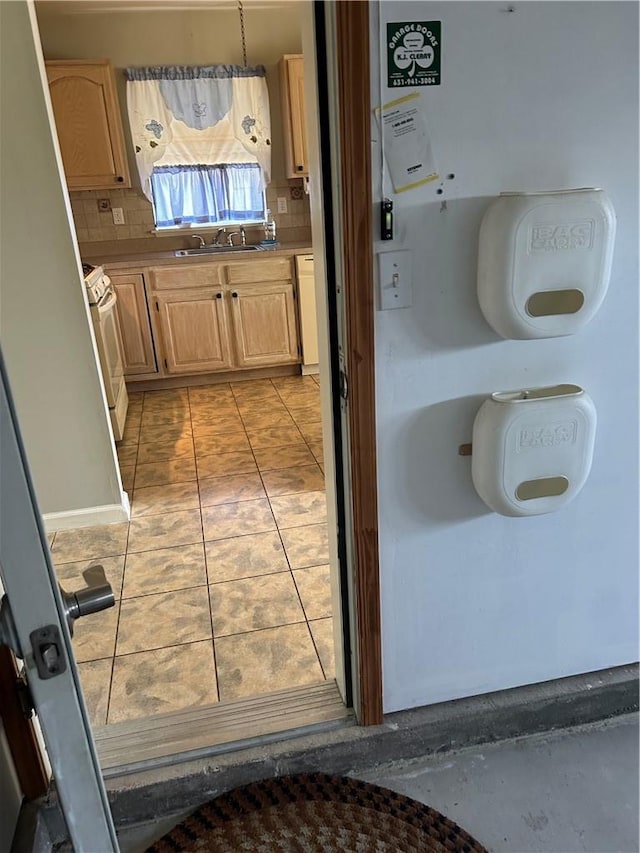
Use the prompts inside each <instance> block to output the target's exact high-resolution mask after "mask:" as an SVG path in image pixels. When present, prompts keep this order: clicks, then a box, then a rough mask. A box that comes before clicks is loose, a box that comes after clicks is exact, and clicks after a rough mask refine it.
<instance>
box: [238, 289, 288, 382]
mask: <svg viewBox="0 0 640 853" xmlns="http://www.w3.org/2000/svg"><path fill="white" fill-rule="evenodd" d="M294 292H295V291H294V284H293V282H291V281H284V282H282V281H278V282H263V283H262V284H237V285H234V286H233V288H231V289H230V290H228V291H227V293H228V295H229V297H230V303H231V318H232V323H233V333H234V340H235V350H236V365H237V366H238V367H264V366H266V365H272V364H292V363H295V362H297V361H300V353H299V350H298V330H297V323H296V305H295V298H294Z"/></svg>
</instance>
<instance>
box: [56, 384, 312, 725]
mask: <svg viewBox="0 0 640 853" xmlns="http://www.w3.org/2000/svg"><path fill="white" fill-rule="evenodd" d="M271 385H272V387H274V388H275V390H276V393H277V395H278V397H279V398H280V400H281V402H282V404H283V405H284V407H285V408H286V409H287V412H288V414H289V416H290V417H291V419H292V421H293V423H294V425H295V427H296V430H297V432H298V433H299V434H300V436H301V438H302V441H303V443H304V444H305V445H306V447H307V449H308V450H309V452H310V453H311V455H312V457H313V458H314V460H315V463H316V464H317V465H318V468H320V470H322V469H321V467H320V465H319V463H318V461H317V459H316V457H315V455H314V454H313V451H312V449H311V447H310V445H309V443H308V442H307V440H306V438H305V436H304V435H303V433H302V431H301V430H300V426H299V424H298V423H297V421H296V420H295V417H294V416H293V414H292V413H291V410H290V409H289V407H288V406H287V404H286V402H285V400H284V399H283V398H282V396H281V395H280V393H279V391H278V389H277V388H276V387H275V386H274V385H273V383H272V382H271ZM316 385H318V383H316ZM229 387H230V390H231V394H232V396H233V398H234V403H235V406H236V409H237V412H238V415H239V417H240V420H241V422H242V425H243V429H244V433H245V436H246V438H247V440H248V441H249V446H250V450H251V454H252V456H253V459H254V463H255V465H256V469H257V471H258V475H259V477H260V480H261V482H262V486H263V489H264V492H265V495H266V498H267V500H268V502H269V509H270V512H271V515H272V517H273V520H274V523H275V524H276V530H277V532H278V536H279V538H280V541H281V543H282V546H283V550H284V553H285V558H286V560H287V564H288V566H289V572H290V574H291V577H292V580H293V582H294V587H295V589H296V592H297V594H298V599H299V601H300V605H301V609H302V613H303V616H304V620H305V623H306V624H307V627H308V630H309V634H310V636H311V640H312V643H313V645H314V648H315V650H316V656H317V658H318V661H319V664H320V668H321V671H322V672H323V674H324V667H323V665H322V661H321V659H320V655H319V654H318V650H317V647H316V644H315V640H314V638H313V634H312V632H311V630H310V626H309V620H308V618H307V613H306V610H305V608H304V605H303V603H302V599H301V596H300V592H299V590H298V586H297V584H296V581H295V575H294V574H293V569H292V568H291V564H290V562H289V558H288V556H287V554H286V549H284V542H283V541H282V536H281V535H280V527H279V526H278V523H277V520H276V518H275V514H274V511H273V507H272V505H271V500H270V496H269V495H268V494H267V491H266V488H265V485H264V480H263V478H262V471H261V469H260V467H259V466H258V464H257V459H256V457H255V453H254V448H253V446H252V445H251V441H250V438H249V433H248V430H247V427H246V424H245V421H244V418H243V417H242V413H241V410H240V408H239V407H238V398H237V397H236V395H235V393H234V391H233V387H232V386H231V384H230V383H229ZM171 390H181V389H171ZM185 390H186V401H187V405H188V410H189V426H190V431H191V440H192V445H193V458H194V467H195V466H197V456H196V452H195V437H194V421H193V416H192V410H191V397H190V393H189V388H188V387H186V388H185ZM142 393H143V399H142V407H141V412H140V417H139V422H138V426H137V433H138V435H137V438H138V441H137V444H136V453H135V463H133V465H134V483H133V487H132V491H133V493H134V494H135V490H136V485H135V484H136V480H137V476H136V475H137V468H138V465H139V464H145V463H139V462H138V459H139V448H140V444H141V443H145V442H143V441H141V439H142V421H143V416H144V410H145V401H146V400H147V399H148V398H147V396H146V395H147V393H149V392H142ZM151 393H153V392H151ZM174 423H175V422H174ZM256 431H257V430H256ZM149 443H153V442H149ZM129 446H130V445H129ZM205 455H206V454H205ZM210 455H213V454H210ZM179 458H180V457H179ZM161 461H165V460H161ZM167 461H173V460H167ZM129 464H131V463H129ZM151 464H153V463H151ZM293 467H301V466H293ZM276 470H277V469H276ZM282 470H284V469H282ZM323 473H324V472H323ZM223 476H224V475H223ZM200 479H209V478H200V477H199V476H198V473H197V467H196V480H195V482H196V483H197V488H198V497H199V506H198V507H197V509H198V510H199V512H200V525H201V530H202V542H203V550H204V553H205V557H204V559H205V572H206V574H207V590H209V587H210V585H211V584H210V583H209V566H208V561H207V558H206V547H205V546H204V543H205V542H206V541H207V540H205V535H204V523H203V515H202V503H201V501H200V496H201V492H200ZM212 479H215V478H212ZM184 482H194V481H191V480H189V481H184ZM173 484H174V483H171V482H170V483H167V484H164V483H163V484H152V485H150V486H140V487H139V488H149V487H153V486H154V485H173ZM303 493H304V492H302V494H303ZM292 494H301V493H292ZM284 496H285V495H278V496H274V497H284ZM239 502H241V501H237V502H231V503H239ZM224 505H225V504H218V506H224ZM211 506H216V504H214V505H211ZM194 509H195V507H194ZM158 514H162V513H158ZM151 515H152V514H151V513H150V514H149V515H145V516H139V518H144V517H149V516H151ZM298 526H306V525H298ZM130 528H131V525H130V524H129V525H128V529H127V545H126V553H125V561H124V571H123V578H122V584H121V593H120V599H119V612H118V623H117V628H116V636H115V644H114V655H113V657H112V659H111V660H112V668H111V671H112V674H111V679H110V685H109V700H108V704H107V719H108V713H109V707H110V701H111V690H112V686H113V667H114V663H115V657H116V656H117V655H116V654H115V648H117V638H118V632H119V627H120V617H121V604H122V590H123V588H124V580H125V573H126V561H127V559H126V558H127V556H128V553H129V550H128V542H129V533H130ZM283 529H289V528H283ZM54 538H55V537H54ZM226 538H235V537H226ZM212 541H216V540H212ZM218 541H219V540H218ZM188 544H190V543H188ZM52 545H53V541H52ZM169 547H171V546H169ZM174 547H181V546H174ZM153 550H163V549H150V551H153ZM132 553H146V552H132ZM118 556H119V555H118ZM100 559H102V558H100ZM69 562H79V561H69ZM174 591H175V590H174ZM137 597H141V596H137ZM132 598H135V596H134V597H132ZM207 598H208V601H209V612H210V621H211V629H212V645H213V654H214V666H215V668H216V675H217V665H216V662H215V643H214V642H213V639H214V638H213V615H212V611H211V599H210V595H209V594H208V595H207ZM127 600H131V599H127ZM294 624H301V623H294ZM244 633H246V632H244ZM325 679H326V675H325ZM216 687H217V692H218V698H219V696H220V689H219V681H218V678H217V677H216Z"/></svg>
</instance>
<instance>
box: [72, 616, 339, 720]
mask: <svg viewBox="0 0 640 853" xmlns="http://www.w3.org/2000/svg"><path fill="white" fill-rule="evenodd" d="M325 619H331V616H320V617H319V618H318V619H311V620H306V619H300V620H299V621H297V622H285V623H283V624H281V625H267V626H266V627H264V628H251V629H250V630H249V631H237V632H235V633H233V634H223V635H222V636H221V637H220V638H219V639H223V640H226V639H227V638H228V637H244V636H246V635H247V634H259V633H260V632H261V631H276V630H277V629H278V628H289V627H290V626H292V625H303V624H307V625H308V622H309V621H311V622H322V621H324V620H325ZM312 641H313V637H312ZM208 642H210V637H202V638H200V639H197V640H196V639H192V640H185V641H184V642H182V643H171V645H168V646H152V647H151V648H148V649H136V650H135V651H133V652H123V653H122V654H120V655H114V656H112V657H111V656H110V657H100V658H87V659H86V660H82V661H77V663H78V664H79V665H80V666H82V665H83V664H85V663H96V662H97V661H103V660H107V661H113V660H114V658H130V657H132V656H133V655H143V654H146V653H147V652H159V651H162V650H163V649H175V648H180V647H182V646H192V645H195V644H196V643H208ZM314 648H315V643H314ZM318 660H320V658H319V656H318ZM320 668H321V669H322V663H320ZM322 671H323V672H324V669H322ZM325 680H327V679H326V678H325ZM292 686H293V687H299V686H300V685H297V684H294V685H292ZM282 689H286V688H282ZM255 695H256V696H261V695H263V694H260V693H256V694H255ZM220 701H222V700H220ZM105 725H109V724H108V723H106V724H105Z"/></svg>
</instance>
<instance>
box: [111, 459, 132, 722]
mask: <svg viewBox="0 0 640 853" xmlns="http://www.w3.org/2000/svg"><path fill="white" fill-rule="evenodd" d="M136 456H137V452H136ZM130 533H131V522H130V521H129V523H128V524H127V540H126V542H125V546H124V550H125V558H124V562H123V564H122V581H121V583H120V598H119V600H118V618H117V619H116V632H115V635H114V638H113V657H112V658H111V676H110V678H109V691H108V694H107V711H106V714H105V723H104V724H105V726H106V725H108V724H109V710H110V708H111V692H112V690H113V674H114V671H115V666H116V649H117V647H118V631H119V630H120V617H121V615H122V590H123V589H124V576H125V573H126V571H127V557H126V554H127V551H128V548H129V534H130Z"/></svg>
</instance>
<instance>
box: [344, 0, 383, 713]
mask: <svg viewBox="0 0 640 853" xmlns="http://www.w3.org/2000/svg"><path fill="white" fill-rule="evenodd" d="M335 24H336V29H335V39H336V45H335V48H336V65H337V68H336V84H337V86H336V89H337V99H338V103H337V105H336V107H337V119H338V124H339V127H338V138H339V149H340V150H339V157H338V159H339V163H340V175H339V176H338V177H339V181H340V199H339V208H340V210H339V213H340V221H341V223H342V234H341V238H342V239H341V245H339V246H337V247H336V251H339V252H340V253H341V261H342V284H343V288H342V289H343V293H344V312H345V321H346V323H345V325H346V347H345V353H344V355H345V367H346V374H347V377H348V423H349V437H350V441H349V447H350V460H349V464H350V475H351V477H350V487H351V520H352V534H353V566H352V570H353V588H354V599H355V600H354V610H355V613H354V617H355V626H356V643H355V649H354V652H355V654H356V656H357V673H358V678H357V683H356V685H355V688H356V689H357V690H358V693H359V695H358V702H357V708H358V722H359V723H360V724H361V725H365V726H367V725H378V724H380V723H381V722H382V717H383V706H382V647H381V624H380V623H381V619H380V572H379V550H378V501H377V494H378V484H377V473H376V401H375V347H374V319H375V316H374V315H375V294H374V279H373V197H372V185H371V89H370V51H369V3H368V0H356V1H355V2H354V0H337V2H336V4H335Z"/></svg>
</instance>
